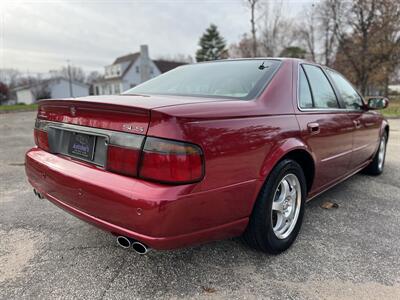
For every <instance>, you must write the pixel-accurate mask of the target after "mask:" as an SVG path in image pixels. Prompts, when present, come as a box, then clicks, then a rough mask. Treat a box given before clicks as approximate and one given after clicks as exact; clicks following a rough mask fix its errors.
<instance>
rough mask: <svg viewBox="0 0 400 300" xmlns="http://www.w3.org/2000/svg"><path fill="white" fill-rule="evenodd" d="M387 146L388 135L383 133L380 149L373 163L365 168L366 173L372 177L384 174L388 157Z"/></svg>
mask: <svg viewBox="0 0 400 300" xmlns="http://www.w3.org/2000/svg"><path fill="white" fill-rule="evenodd" d="M386 144H387V133H386V132H385V133H383V134H382V136H381V140H380V142H379V149H378V151H377V152H376V154H375V156H374V159H373V160H372V162H371V163H370V164H369V165H368V166H367V167H366V168H365V170H364V171H365V173H367V174H370V175H380V174H381V173H382V172H383V167H384V166H385V157H386Z"/></svg>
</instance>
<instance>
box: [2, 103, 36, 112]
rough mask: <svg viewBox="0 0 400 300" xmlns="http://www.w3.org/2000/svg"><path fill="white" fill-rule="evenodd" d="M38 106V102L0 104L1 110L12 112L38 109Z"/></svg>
mask: <svg viewBox="0 0 400 300" xmlns="http://www.w3.org/2000/svg"><path fill="white" fill-rule="evenodd" d="M37 107H38V105H37V104H27V105H23V104H15V105H0V112H12V111H19V110H22V111H24V110H36V109H37Z"/></svg>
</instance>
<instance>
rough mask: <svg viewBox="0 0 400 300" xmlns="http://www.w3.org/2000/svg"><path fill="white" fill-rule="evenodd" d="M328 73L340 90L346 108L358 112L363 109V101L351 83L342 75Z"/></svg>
mask: <svg viewBox="0 0 400 300" xmlns="http://www.w3.org/2000/svg"><path fill="white" fill-rule="evenodd" d="M326 72H327V73H328V74H329V76H330V77H331V78H332V80H333V83H334V84H335V86H336V88H337V89H338V91H339V94H340V97H341V99H342V100H343V102H344V106H345V108H347V109H357V110H359V109H361V108H362V107H363V101H362V99H361V97H360V95H359V94H358V93H357V91H356V90H355V89H354V88H353V86H352V85H351V84H350V82H348V81H347V80H346V79H345V78H344V77H343V76H342V75H340V74H339V73H337V72H335V71H332V70H327V71H326Z"/></svg>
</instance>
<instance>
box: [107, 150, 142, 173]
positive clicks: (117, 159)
mask: <svg viewBox="0 0 400 300" xmlns="http://www.w3.org/2000/svg"><path fill="white" fill-rule="evenodd" d="M139 156H140V149H132V148H126V147H122V146H117V145H110V144H109V145H108V150H107V170H110V171H111V172H115V173H119V174H123V175H128V176H134V177H135V176H137V167H138V161H139Z"/></svg>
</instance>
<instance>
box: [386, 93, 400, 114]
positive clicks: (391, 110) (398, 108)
mask: <svg viewBox="0 0 400 300" xmlns="http://www.w3.org/2000/svg"><path fill="white" fill-rule="evenodd" d="M382 113H383V115H384V116H385V117H400V96H392V97H389V107H388V108H386V109H384V110H382Z"/></svg>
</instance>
